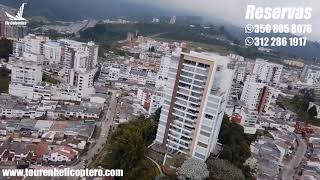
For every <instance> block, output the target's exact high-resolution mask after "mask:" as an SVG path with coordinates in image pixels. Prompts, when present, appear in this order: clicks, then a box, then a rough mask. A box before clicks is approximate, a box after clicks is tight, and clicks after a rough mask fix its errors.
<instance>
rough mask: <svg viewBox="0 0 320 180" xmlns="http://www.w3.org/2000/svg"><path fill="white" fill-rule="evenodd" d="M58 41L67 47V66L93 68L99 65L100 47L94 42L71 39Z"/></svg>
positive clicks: (64, 58) (65, 62)
mask: <svg viewBox="0 0 320 180" xmlns="http://www.w3.org/2000/svg"><path fill="white" fill-rule="evenodd" d="M58 42H59V43H61V44H62V45H63V46H64V48H65V52H64V56H63V60H64V64H65V68H67V69H73V68H75V69H80V68H85V69H88V70H91V69H95V68H96V67H97V63H98V49H99V47H98V46H97V45H96V44H95V43H94V42H88V43H82V42H78V41H73V40H69V39H60V40H59V41H58Z"/></svg>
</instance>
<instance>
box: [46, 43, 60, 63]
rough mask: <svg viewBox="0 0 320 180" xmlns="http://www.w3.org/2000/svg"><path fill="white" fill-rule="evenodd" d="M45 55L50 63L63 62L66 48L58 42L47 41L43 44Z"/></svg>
mask: <svg viewBox="0 0 320 180" xmlns="http://www.w3.org/2000/svg"><path fill="white" fill-rule="evenodd" d="M43 47H44V57H45V59H46V61H47V62H48V64H59V63H61V62H62V56H63V52H64V49H63V47H62V46H61V44H60V43H58V42H53V41H52V42H47V43H45V44H44V45H43Z"/></svg>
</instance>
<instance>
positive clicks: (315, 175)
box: [301, 133, 320, 179]
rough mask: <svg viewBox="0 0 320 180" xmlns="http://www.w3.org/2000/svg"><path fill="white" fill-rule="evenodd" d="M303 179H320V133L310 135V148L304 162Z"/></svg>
mask: <svg viewBox="0 0 320 180" xmlns="http://www.w3.org/2000/svg"><path fill="white" fill-rule="evenodd" d="M302 166H303V167H302V176H301V179H320V134H319V133H315V134H312V135H310V136H309V137H308V150H307V154H306V156H305V161H304V162H303V164H302Z"/></svg>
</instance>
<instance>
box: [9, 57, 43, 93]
mask: <svg viewBox="0 0 320 180" xmlns="http://www.w3.org/2000/svg"><path fill="white" fill-rule="evenodd" d="M9 63H10V69H11V83H10V84H9V94H11V95H13V96H18V97H25V98H31V97H32V94H33V92H32V89H33V87H34V86H35V85H37V84H38V83H40V82H41V81H42V71H41V66H39V65H37V63H35V62H29V61H20V60H14V61H10V62H9Z"/></svg>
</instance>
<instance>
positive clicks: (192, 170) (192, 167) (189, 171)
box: [177, 158, 209, 180]
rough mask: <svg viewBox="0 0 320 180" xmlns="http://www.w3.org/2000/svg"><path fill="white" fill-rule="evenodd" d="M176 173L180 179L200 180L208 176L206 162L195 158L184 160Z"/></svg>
mask: <svg viewBox="0 0 320 180" xmlns="http://www.w3.org/2000/svg"><path fill="white" fill-rule="evenodd" d="M177 174H178V176H179V178H180V179H195V180H202V179H206V178H208V177H209V171H208V169H207V165H206V163H204V162H203V161H201V160H199V159H195V158H191V159H188V160H186V161H185V162H184V163H183V164H182V166H181V167H180V168H178V169H177Z"/></svg>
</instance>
